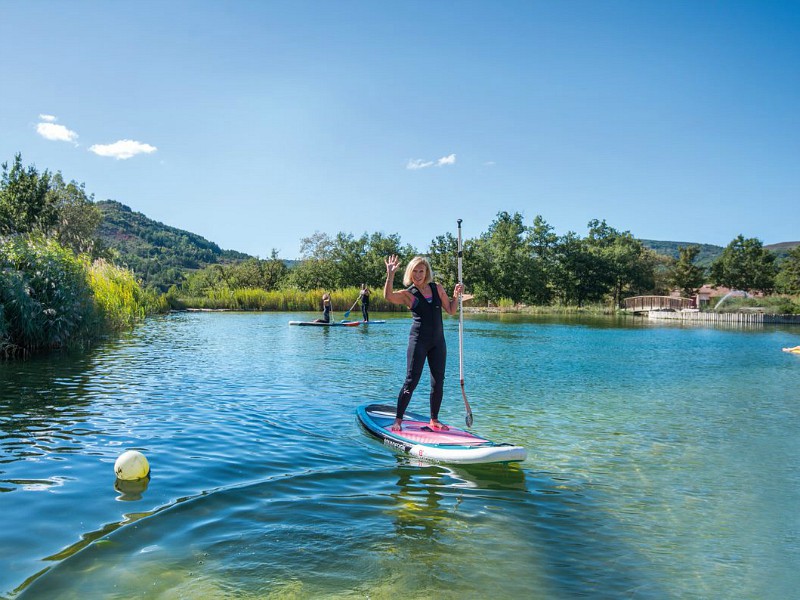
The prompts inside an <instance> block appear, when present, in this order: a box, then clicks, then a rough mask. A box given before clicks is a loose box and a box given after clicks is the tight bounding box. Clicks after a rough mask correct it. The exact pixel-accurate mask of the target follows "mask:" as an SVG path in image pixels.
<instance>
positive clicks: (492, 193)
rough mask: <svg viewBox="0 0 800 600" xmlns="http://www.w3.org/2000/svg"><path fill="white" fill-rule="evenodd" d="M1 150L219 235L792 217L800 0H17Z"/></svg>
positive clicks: (290, 254)
mask: <svg viewBox="0 0 800 600" xmlns="http://www.w3.org/2000/svg"><path fill="white" fill-rule="evenodd" d="M0 55H2V56H3V58H4V60H3V68H2V73H0V81H1V82H2V84H1V85H0V90H1V91H0V161H3V162H8V161H11V160H13V156H14V154H15V153H17V152H21V153H22V157H23V162H24V163H25V164H26V165H28V164H35V165H36V166H37V168H39V169H40V170H44V169H49V170H51V171H61V172H62V174H63V175H64V177H65V178H67V179H70V180H76V181H78V182H83V183H85V184H86V189H87V192H89V193H91V194H94V197H95V199H96V200H104V199H108V198H110V199H114V200H117V201H119V202H122V203H123V204H126V205H128V206H130V207H131V208H132V209H133V210H136V211H140V212H143V213H144V214H146V215H147V216H149V217H151V218H153V219H156V220H158V221H161V222H163V223H165V224H167V225H171V226H174V227H178V228H181V229H186V230H189V231H192V232H195V233H198V234H200V235H202V236H204V237H206V238H208V239H210V240H212V241H214V242H216V243H218V244H219V245H220V246H222V247H223V248H229V249H235V250H240V251H243V252H247V253H249V254H253V255H256V256H261V257H267V256H269V254H270V252H271V250H272V249H273V248H275V249H277V250H278V251H279V254H280V256H281V257H283V258H295V257H297V256H298V254H299V248H300V240H301V239H302V238H303V237H308V236H310V235H311V234H313V233H314V232H316V231H322V232H326V233H329V234H331V235H335V234H336V233H338V232H345V233H353V234H354V235H360V234H362V233H364V232H368V233H373V232H377V231H381V232H383V233H386V234H391V233H396V234H399V235H400V237H401V238H402V240H403V241H404V242H405V243H409V244H412V245H414V246H416V247H417V248H418V249H420V250H423V251H424V250H425V249H426V248H427V246H428V244H429V243H430V241H431V240H432V239H433V238H434V237H436V236H437V235H440V234H443V233H446V232H448V231H450V232H452V233H455V227H456V219H457V218H461V219H463V220H464V224H463V227H464V236H465V237H475V236H477V235H479V234H480V233H482V232H485V231H486V230H487V229H488V227H489V225H490V224H491V222H492V221H493V219H494V218H495V216H496V215H497V213H498V212H499V211H507V212H516V211H518V212H520V213H522V214H523V215H524V216H525V220H526V223H528V224H530V223H531V222H532V221H533V218H534V217H535V216H536V215H537V214H541V215H542V216H543V217H544V218H545V220H546V221H547V222H548V223H550V225H552V226H553V228H554V229H555V232H556V233H558V234H564V233H567V232H568V231H575V232H577V233H578V234H580V235H586V232H587V229H586V224H587V223H588V221H589V220H590V219H594V218H597V219H605V220H606V221H607V222H608V224H609V225H611V226H612V227H615V228H617V229H619V230H628V231H631V233H633V234H634V235H635V236H637V237H639V238H645V239H656V240H672V241H688V242H700V243H711V244H718V245H722V246H724V245H727V244H728V243H729V242H730V241H731V240H732V239H733V238H734V237H736V236H737V235H738V234H740V233H741V234H743V235H745V237H757V238H759V239H760V240H762V241H763V242H764V243H765V244H770V243H776V242H781V241H796V240H800V210H798V199H799V198H800V68H798V65H800V2H797V1H789V2H779V1H769V0H754V1H752V2H737V1H726V2H710V1H697V0H691V1H685V2H684V1H677V0H671V1H669V2H664V1H660V2H655V1H652V2H646V1H640V0H636V1H613V0H612V1H600V0H591V1H580V0H575V1H564V2H557V1H555V0H553V1H548V2H539V1H535V0H530V1H524V2H517V1H510V0H509V1H502V2H500V1H496V0H492V1H490V0H487V1H481V2H476V1H469V0H461V1H453V0H441V1H432V0H431V1H427V2H422V1H399V2H367V1H358V2H356V1H342V2H337V1H322V0H320V1H317V2H304V1H299V2H298V1H292V2H274V1H268V0H265V1H250V2H244V1H232V2H222V1H214V2H209V1H199V0H195V1H192V2H175V1H160V2H150V1H137V2H99V1H91V2H88V1H82V0H71V1H69V2H65V1H58V2H56V1H48V0H32V1H28V2H4V3H3V4H2V5H0Z"/></svg>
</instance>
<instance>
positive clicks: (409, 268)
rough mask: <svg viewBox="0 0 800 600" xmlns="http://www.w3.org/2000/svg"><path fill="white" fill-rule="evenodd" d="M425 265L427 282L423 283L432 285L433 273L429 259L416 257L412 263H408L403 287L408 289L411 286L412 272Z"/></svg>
mask: <svg viewBox="0 0 800 600" xmlns="http://www.w3.org/2000/svg"><path fill="white" fill-rule="evenodd" d="M419 264H424V265H425V281H424V282H423V283H430V282H431V281H433V272H432V271H431V263H429V262H428V259H427V258H425V257H424V256H415V257H414V258H412V259H411V262H409V263H408V266H407V267H406V272H405V274H404V275H403V285H404V286H406V287H408V286H409V285H411V281H412V280H411V272H412V271H413V270H414V269H416V268H417V265H419Z"/></svg>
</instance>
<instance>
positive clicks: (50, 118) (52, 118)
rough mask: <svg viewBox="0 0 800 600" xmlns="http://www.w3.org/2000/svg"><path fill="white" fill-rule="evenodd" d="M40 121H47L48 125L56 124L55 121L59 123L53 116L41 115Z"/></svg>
mask: <svg viewBox="0 0 800 600" xmlns="http://www.w3.org/2000/svg"><path fill="white" fill-rule="evenodd" d="M39 119H41V120H42V121H47V122H48V123H54V122H55V121H58V119H57V118H56V117H54V116H53V115H39Z"/></svg>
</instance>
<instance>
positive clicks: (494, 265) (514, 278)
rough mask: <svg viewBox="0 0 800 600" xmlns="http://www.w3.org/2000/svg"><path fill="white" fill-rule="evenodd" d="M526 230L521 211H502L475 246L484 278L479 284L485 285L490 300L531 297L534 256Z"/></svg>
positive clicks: (514, 299) (482, 286) (515, 300)
mask: <svg viewBox="0 0 800 600" xmlns="http://www.w3.org/2000/svg"><path fill="white" fill-rule="evenodd" d="M526 231H527V230H526V227H525V225H524V224H523V220H522V215H521V214H520V213H514V214H513V215H512V214H509V213H507V212H505V211H502V212H499V213H497V218H495V220H494V221H493V222H492V224H491V225H490V226H489V231H488V232H487V233H484V234H483V235H481V237H480V239H479V242H478V243H477V244H476V245H475V246H474V251H475V253H476V254H477V255H478V256H477V262H478V263H479V264H481V266H482V268H481V269H480V270H481V274H482V278H481V279H482V280H481V281H480V284H478V285H476V288H481V289H483V290H484V291H485V293H486V296H487V298H488V300H491V301H495V302H496V301H498V300H500V299H501V298H509V299H511V300H513V301H514V302H519V301H520V300H523V299H527V298H526V292H527V291H528V290H530V285H529V276H530V273H531V259H530V253H529V252H528V247H527V244H526V243H525V238H524V236H525V233H526Z"/></svg>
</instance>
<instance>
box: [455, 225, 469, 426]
mask: <svg viewBox="0 0 800 600" xmlns="http://www.w3.org/2000/svg"><path fill="white" fill-rule="evenodd" d="M462 254H463V253H462V252H461V219H459V220H458V283H459V285H460V286H461V294H459V296H458V375H459V378H460V380H461V395H462V396H463V397H464V408H465V409H467V418H466V423H467V427H472V409H471V408H470V407H469V402H468V401H467V392H466V391H465V390H464V278H463V276H462V273H461V256H462Z"/></svg>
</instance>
